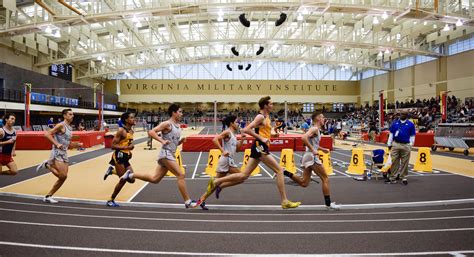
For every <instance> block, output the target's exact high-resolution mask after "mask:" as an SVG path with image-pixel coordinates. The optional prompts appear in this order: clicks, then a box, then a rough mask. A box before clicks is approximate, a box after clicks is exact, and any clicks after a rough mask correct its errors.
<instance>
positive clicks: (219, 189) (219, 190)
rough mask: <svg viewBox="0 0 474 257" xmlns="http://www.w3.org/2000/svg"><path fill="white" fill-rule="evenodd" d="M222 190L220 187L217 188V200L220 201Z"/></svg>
mask: <svg viewBox="0 0 474 257" xmlns="http://www.w3.org/2000/svg"><path fill="white" fill-rule="evenodd" d="M221 191H222V188H221V187H220V186H216V199H219V195H220V194H221Z"/></svg>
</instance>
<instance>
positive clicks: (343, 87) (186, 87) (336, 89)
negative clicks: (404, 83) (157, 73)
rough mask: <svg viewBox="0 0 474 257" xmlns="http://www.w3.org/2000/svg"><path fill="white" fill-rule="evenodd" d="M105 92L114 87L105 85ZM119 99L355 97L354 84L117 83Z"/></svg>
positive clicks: (310, 81)
mask: <svg viewBox="0 0 474 257" xmlns="http://www.w3.org/2000/svg"><path fill="white" fill-rule="evenodd" d="M106 84H107V85H106V88H111V87H112V86H115V85H116V81H115V80H111V81H108V82H107V83H106ZM120 94H121V95H126V94H129V95H160V94H161V95H351V96H352V95H359V94H360V86H359V82H358V81H312V80H307V81H304V80H263V81H262V80H130V79H127V80H120Z"/></svg>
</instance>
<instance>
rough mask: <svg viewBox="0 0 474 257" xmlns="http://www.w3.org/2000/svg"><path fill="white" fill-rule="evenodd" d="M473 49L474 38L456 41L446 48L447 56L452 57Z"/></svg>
mask: <svg viewBox="0 0 474 257" xmlns="http://www.w3.org/2000/svg"><path fill="white" fill-rule="evenodd" d="M473 49H474V36H473V37H470V38H466V39H463V40H458V41H456V42H454V43H452V44H450V45H449V46H448V55H454V54H458V53H462V52H466V51H469V50H473Z"/></svg>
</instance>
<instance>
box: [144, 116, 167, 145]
mask: <svg viewBox="0 0 474 257" xmlns="http://www.w3.org/2000/svg"><path fill="white" fill-rule="evenodd" d="M170 128H171V124H170V123H169V121H164V122H162V123H160V124H159V125H158V126H156V127H154V128H153V129H151V130H149V131H148V135H149V136H150V137H151V138H153V139H155V140H156V141H158V142H160V143H161V144H163V145H167V144H169V143H170V141H168V140H163V138H162V137H160V136H158V132H165V131H167V130H169V129H170Z"/></svg>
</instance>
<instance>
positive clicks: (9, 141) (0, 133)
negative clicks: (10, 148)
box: [0, 129, 15, 145]
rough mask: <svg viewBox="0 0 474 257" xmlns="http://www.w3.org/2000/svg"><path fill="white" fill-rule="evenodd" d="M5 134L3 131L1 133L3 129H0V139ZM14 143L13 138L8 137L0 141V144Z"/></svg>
mask: <svg viewBox="0 0 474 257" xmlns="http://www.w3.org/2000/svg"><path fill="white" fill-rule="evenodd" d="M4 136H5V133H3V129H0V139H2V138H3V137H4ZM13 143H15V140H13V139H10V140H7V141H5V142H0V145H9V144H13Z"/></svg>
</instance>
